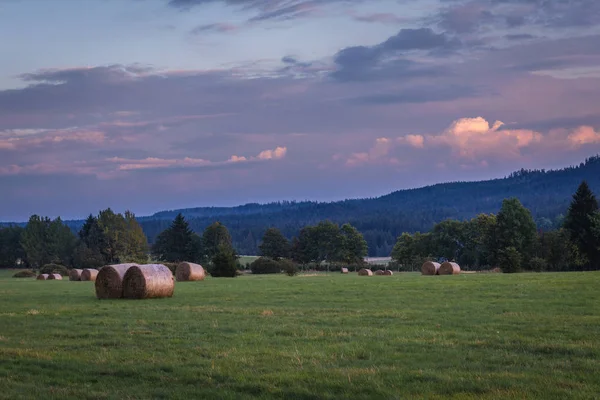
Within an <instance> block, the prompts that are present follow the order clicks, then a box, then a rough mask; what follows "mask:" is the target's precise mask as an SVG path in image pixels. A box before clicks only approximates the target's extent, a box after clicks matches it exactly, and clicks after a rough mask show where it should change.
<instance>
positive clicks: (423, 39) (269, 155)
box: [0, 0, 600, 221]
mask: <svg viewBox="0 0 600 400" xmlns="http://www.w3.org/2000/svg"><path fill="white" fill-rule="evenodd" d="M0 37H2V38H3V39H2V40H1V41H0V54H2V63H0V220H1V221H8V220H13V221H14V220H17V221H22V220H26V219H27V218H28V217H29V215H30V214H33V213H37V214H41V215H48V216H51V217H55V216H58V215H60V216H62V217H63V218H79V217H84V216H86V215H87V214H89V213H96V212H97V211H98V210H100V209H104V208H106V207H112V208H113V209H114V210H116V211H124V210H125V209H130V210H132V211H134V212H135V213H136V214H137V215H147V214H150V213H153V212H155V211H159V210H163V209H174V208H180V207H193V206H208V205H237V204H243V203H247V202H266V201H274V200H291V199H296V200H306V199H310V200H325V201H328V200H338V199H344V198H349V197H370V196H377V195H381V194H385V193H387V192H390V191H393V190H396V189H401V188H410V187H418V186H423V185H428V184H432V183H437V182H443V181H456V180H474V179H487V178H495V177H502V176H505V175H506V174H507V173H509V172H511V171H513V170H516V169H519V168H521V167H524V168H556V167H562V166H565V165H569V164H573V163H579V162H580V161H582V160H583V159H584V158H585V157H587V156H590V155H595V154H597V153H599V152H600V1H598V0H469V1H462V0H418V1H412V0H411V1H408V0H368V1H366V0H364V1H361V0H273V1H266V0H170V1H169V0H89V1H85V2H84V1H81V2H77V1H73V0H53V1H47V0H0ZM7 39H8V40H7ZM499 121H501V122H499Z"/></svg>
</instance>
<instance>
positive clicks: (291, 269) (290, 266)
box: [279, 259, 299, 276]
mask: <svg viewBox="0 0 600 400" xmlns="http://www.w3.org/2000/svg"><path fill="white" fill-rule="evenodd" d="M279 265H281V269H282V270H283V272H285V273H286V274H287V275H288V276H295V275H298V271H299V267H298V264H296V263H295V262H293V261H291V260H287V259H281V260H279Z"/></svg>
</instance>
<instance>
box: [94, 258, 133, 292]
mask: <svg viewBox="0 0 600 400" xmlns="http://www.w3.org/2000/svg"><path fill="white" fill-rule="evenodd" d="M136 265H137V264H134V263H128V264H115V265H106V266H104V267H102V268H100V271H99V272H98V275H97V276H96V283H95V286H96V297H97V298H99V299H120V298H122V297H123V277H125V273H126V272H127V270H128V269H129V268H131V267H134V266H136Z"/></svg>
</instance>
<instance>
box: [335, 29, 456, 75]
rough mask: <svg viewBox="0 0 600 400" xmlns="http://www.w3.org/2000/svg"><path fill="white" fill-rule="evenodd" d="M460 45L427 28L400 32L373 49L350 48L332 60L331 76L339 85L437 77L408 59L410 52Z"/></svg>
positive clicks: (364, 47) (436, 49) (420, 64)
mask: <svg viewBox="0 0 600 400" xmlns="http://www.w3.org/2000/svg"><path fill="white" fill-rule="evenodd" d="M458 47H460V43H459V42H458V41H457V40H455V39H453V38H451V37H449V36H448V35H446V34H444V33H436V32H434V31H433V30H432V29H430V28H419V29H401V30H400V31H399V32H398V33H397V34H396V35H394V36H391V37H389V38H388V39H387V40H385V41H383V42H381V43H379V44H377V45H374V46H352V47H346V48H344V49H342V50H340V51H339V52H338V53H337V54H336V55H335V56H334V63H335V65H336V70H335V71H334V72H333V73H332V74H331V75H332V77H333V78H335V79H337V80H339V81H355V80H358V81H360V80H370V79H381V78H385V77H390V76H394V77H399V76H404V77H406V76H423V75H430V74H435V73H440V72H441V71H440V69H439V68H437V69H436V68H431V67H428V66H426V65H424V64H422V63H420V62H416V61H413V60H410V59H408V58H407V57H408V56H410V53H412V52H423V51H429V52H431V51H451V50H454V49H457V48H458Z"/></svg>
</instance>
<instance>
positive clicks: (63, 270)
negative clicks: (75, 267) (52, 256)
mask: <svg viewBox="0 0 600 400" xmlns="http://www.w3.org/2000/svg"><path fill="white" fill-rule="evenodd" d="M40 274H61V275H62V276H68V275H69V270H68V269H67V267H65V266H64V265H60V264H46V265H44V266H43V267H42V268H40Z"/></svg>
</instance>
